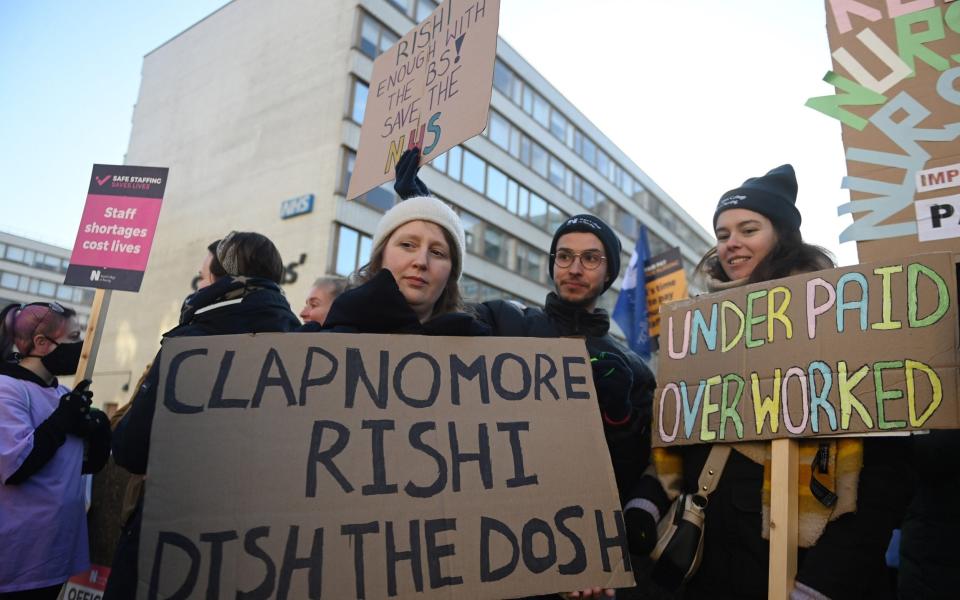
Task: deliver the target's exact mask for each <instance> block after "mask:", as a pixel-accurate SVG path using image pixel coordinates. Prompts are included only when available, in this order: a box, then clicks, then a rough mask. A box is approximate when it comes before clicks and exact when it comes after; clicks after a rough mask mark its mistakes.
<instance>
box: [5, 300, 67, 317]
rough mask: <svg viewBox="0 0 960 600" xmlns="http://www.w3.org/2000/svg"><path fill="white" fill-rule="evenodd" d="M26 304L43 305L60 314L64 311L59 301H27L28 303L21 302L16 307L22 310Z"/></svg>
mask: <svg viewBox="0 0 960 600" xmlns="http://www.w3.org/2000/svg"><path fill="white" fill-rule="evenodd" d="M28 306H43V307H45V308H49V309H50V310H52V311H53V312H55V313H58V314H61V315H62V314H63V313H65V312H66V311H65V310H64V308H63V306H62V305H61V304H60V303H59V302H28V303H24V304H21V305H20V306H19V307H18V308H17V310H23V309H25V308H26V307H28Z"/></svg>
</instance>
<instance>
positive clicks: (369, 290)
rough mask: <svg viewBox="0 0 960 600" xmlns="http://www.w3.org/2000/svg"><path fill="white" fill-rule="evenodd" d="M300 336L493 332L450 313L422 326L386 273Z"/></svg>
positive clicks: (338, 302) (339, 303)
mask: <svg viewBox="0 0 960 600" xmlns="http://www.w3.org/2000/svg"><path fill="white" fill-rule="evenodd" d="M299 331H301V332H305V333H308V332H314V331H330V332H333V333H410V334H416V335H462V336H478V335H490V328H489V327H488V326H486V325H484V324H483V323H481V322H479V321H477V320H476V318H474V317H473V315H469V314H466V313H458V312H454V313H447V314H444V315H440V316H437V317H434V318H432V319H430V320H429V321H427V322H426V323H421V322H420V320H419V319H418V318H417V315H416V313H414V312H413V309H412V308H410V305H408V304H407V301H406V299H405V298H404V297H403V294H402V293H401V292H400V288H399V287H398V286H397V281H396V279H394V277H393V275H392V274H391V273H390V271H388V270H387V269H381V270H380V272H379V273H377V274H376V275H375V276H374V277H373V279H371V280H370V281H368V282H367V283H364V284H363V285H360V286H358V287H355V288H353V289H351V290H347V291H346V292H344V293H342V294H340V295H339V296H337V299H336V300H334V301H333V305H332V306H331V307H330V312H329V313H328V314H327V318H326V320H325V321H324V322H323V325H322V326H320V325H318V324H317V323H314V322H310V323H307V324H305V325H304V326H303V327H301V328H300V329H299Z"/></svg>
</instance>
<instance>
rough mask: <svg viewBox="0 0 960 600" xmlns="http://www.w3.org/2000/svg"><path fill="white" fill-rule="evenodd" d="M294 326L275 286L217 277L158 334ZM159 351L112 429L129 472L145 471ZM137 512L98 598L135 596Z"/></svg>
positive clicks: (120, 462) (140, 506)
mask: <svg viewBox="0 0 960 600" xmlns="http://www.w3.org/2000/svg"><path fill="white" fill-rule="evenodd" d="M299 326H300V321H299V320H298V319H297V317H296V315H294V314H293V312H292V311H291V310H290V304H289V303H288V302H287V299H286V298H285V297H284V295H283V292H282V291H281V290H280V287H279V286H278V285H277V284H275V283H273V282H272V281H268V280H265V279H260V278H253V277H250V278H247V277H235V278H234V277H223V278H220V279H218V280H217V281H216V282H215V283H214V284H213V285H210V286H208V287H206V288H203V289H202V290H199V291H197V292H196V293H195V294H193V295H191V296H190V297H189V298H187V301H186V302H185V303H184V306H183V311H182V314H181V318H180V324H179V325H177V326H176V327H174V328H173V329H171V330H170V331H168V332H167V333H165V334H164V335H163V338H164V340H165V339H167V338H174V337H185V336H206V335H231V334H242V333H265V332H284V331H293V330H294V329H296V328H297V327H299ZM162 352H163V348H162V347H161V349H160V352H158V353H157V356H156V358H154V360H153V366H152V367H151V368H150V371H149V372H148V373H147V376H146V379H145V380H144V382H143V385H141V386H140V389H139V390H138V391H137V393H136V395H135V396H134V399H133V403H132V405H131V406H130V411H129V412H128V413H127V414H126V415H125V416H124V418H123V419H122V420H121V421H120V423H119V424H118V425H117V428H116V430H115V431H114V433H113V456H114V460H116V462H117V464H118V465H120V466H121V467H123V468H125V469H127V470H128V471H130V472H131V473H146V470H147V459H148V456H149V451H150V429H151V427H152V425H153V415H154V411H155V409H156V404H157V385H158V383H159V380H160V357H161V353H162ZM148 485H149V483H148ZM142 511H143V498H142V497H141V498H140V501H139V502H138V506H137V508H136V510H134V513H133V514H132V515H131V517H130V519H129V521H128V522H127V523H126V524H125V525H124V529H123V533H122V534H121V536H120V541H119V543H118V545H117V551H116V553H115V554H114V560H113V567H112V570H111V573H110V579H109V580H108V583H107V591H106V592H105V593H104V600H121V599H123V600H126V599H128V598H134V597H135V596H136V585H137V557H138V554H137V552H138V544H139V538H140V519H141V517H142Z"/></svg>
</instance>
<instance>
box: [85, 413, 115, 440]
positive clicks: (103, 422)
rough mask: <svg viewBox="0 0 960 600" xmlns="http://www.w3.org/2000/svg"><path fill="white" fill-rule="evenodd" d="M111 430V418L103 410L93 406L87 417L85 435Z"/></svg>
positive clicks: (89, 435) (100, 433) (99, 433)
mask: <svg viewBox="0 0 960 600" xmlns="http://www.w3.org/2000/svg"><path fill="white" fill-rule="evenodd" d="M104 432H106V433H107V434H109V432H110V418H109V417H107V414H106V413H105V412H103V411H102V410H99V409H96V408H91V409H90V412H89V413H87V417H86V432H85V434H84V437H87V438H89V437H91V436H94V435H102V434H104Z"/></svg>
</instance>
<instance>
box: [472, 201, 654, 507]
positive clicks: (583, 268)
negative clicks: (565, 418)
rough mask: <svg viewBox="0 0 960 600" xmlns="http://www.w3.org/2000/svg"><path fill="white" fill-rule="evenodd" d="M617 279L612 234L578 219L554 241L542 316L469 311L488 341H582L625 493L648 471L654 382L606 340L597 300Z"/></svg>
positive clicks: (492, 306)
mask: <svg viewBox="0 0 960 600" xmlns="http://www.w3.org/2000/svg"><path fill="white" fill-rule="evenodd" d="M619 274H620V240H619V239H618V238H617V234H616V233H614V231H613V230H612V229H611V228H610V226H609V225H607V224H606V223H604V222H603V220H602V219H600V218H599V217H596V216H594V215H591V214H582V215H576V216H573V217H570V218H569V219H567V220H566V221H565V222H564V223H563V224H562V225H560V227H559V228H558V229H557V231H556V232H555V233H554V235H553V242H552V243H551V244H550V277H551V279H553V283H554V291H552V292H550V293H549V294H547V298H546V300H545V301H544V308H543V310H541V309H539V308H526V307H522V306H521V305H519V304H518V303H515V302H511V301H508V300H491V301H488V302H484V303H482V304H478V305H476V306H475V307H474V308H475V311H476V313H477V317H478V318H479V319H480V320H481V321H483V322H484V323H486V324H488V325H489V326H490V327H491V328H492V329H493V335H498V336H509V337H547V338H551V337H575V336H582V337H584V338H585V342H586V345H587V352H588V353H589V354H590V360H591V363H592V367H593V379H594V383H595V384H596V387H597V398H598V400H599V403H600V413H601V415H602V416H603V425H604V432H605V434H606V438H607V445H608V448H609V450H610V458H611V460H612V461H613V470H614V474H615V475H616V478H617V486H618V487H619V489H620V490H621V491H622V492H623V493H626V492H627V491H629V490H630V488H631V486H632V484H633V483H634V482H635V481H636V480H637V479H638V478H639V476H640V474H641V473H642V472H643V469H644V468H645V467H646V465H647V460H648V456H649V452H650V444H649V423H650V414H651V413H650V411H651V403H652V398H653V390H654V388H655V387H656V382H655V381H654V376H653V373H652V372H651V371H650V368H649V367H648V366H647V365H646V363H644V361H643V359H641V358H640V357H639V356H638V355H637V354H636V353H634V352H632V351H630V350H629V349H627V348H626V347H625V346H623V345H622V344H620V343H619V342H618V341H616V340H615V339H614V338H613V336H611V335H610V332H609V331H610V315H609V313H607V311H605V310H603V309H602V308H597V301H598V300H599V299H600V296H601V295H603V293H604V292H606V291H607V289H609V288H610V285H611V284H612V283H613V282H614V280H615V279H616V278H617V276H618V275H619Z"/></svg>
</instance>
